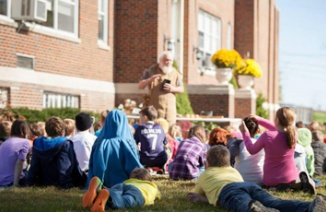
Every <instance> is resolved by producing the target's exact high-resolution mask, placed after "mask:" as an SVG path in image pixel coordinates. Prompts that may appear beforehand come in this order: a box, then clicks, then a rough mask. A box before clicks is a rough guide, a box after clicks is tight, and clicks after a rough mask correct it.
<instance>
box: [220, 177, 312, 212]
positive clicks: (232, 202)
mask: <svg viewBox="0 0 326 212" xmlns="http://www.w3.org/2000/svg"><path fill="white" fill-rule="evenodd" d="M252 200H257V201H259V202H261V203H262V204H263V205H264V206H265V207H269V208H275V209H278V210H279V211H281V212H282V211H284V212H289V211H291V212H294V211H295V212H297V211H298V212H299V211H300V212H301V211H302V212H303V211H309V206H310V204H311V203H310V202H304V201H300V200H281V199H278V198H276V197H274V196H272V195H271V194H269V193H268V192H267V191H265V190H263V189H262V188H261V187H260V186H259V185H257V184H255V183H251V182H237V183H230V184H228V185H226V186H225V187H224V188H223V189H222V191H221V193H220V195H219V196H218V201H219V205H220V207H222V208H224V209H227V210H231V211H237V212H247V211H249V207H248V206H249V203H250V202H251V201H252Z"/></svg>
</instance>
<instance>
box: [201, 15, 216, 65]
mask: <svg viewBox="0 0 326 212" xmlns="http://www.w3.org/2000/svg"><path fill="white" fill-rule="evenodd" d="M198 39H199V40H198V48H199V49H200V51H202V55H203V56H202V58H201V59H200V60H199V64H200V66H201V67H205V68H208V69H209V68H210V67H212V66H213V64H212V63H211V57H212V55H213V54H214V53H215V52H216V51H217V50H219V49H220V48H221V20H220V19H219V18H217V17H215V16H212V15H210V14H208V13H206V12H204V11H202V10H199V13H198Z"/></svg>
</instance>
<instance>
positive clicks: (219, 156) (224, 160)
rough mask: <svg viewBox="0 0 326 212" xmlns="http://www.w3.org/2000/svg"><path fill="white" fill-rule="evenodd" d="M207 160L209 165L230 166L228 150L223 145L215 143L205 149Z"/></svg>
mask: <svg viewBox="0 0 326 212" xmlns="http://www.w3.org/2000/svg"><path fill="white" fill-rule="evenodd" d="M207 162H208V164H209V166H210V167H224V166H230V152H229V150H228V148H227V147H225V146H223V145H216V146H213V147H211V148H209V150H208V151H207Z"/></svg>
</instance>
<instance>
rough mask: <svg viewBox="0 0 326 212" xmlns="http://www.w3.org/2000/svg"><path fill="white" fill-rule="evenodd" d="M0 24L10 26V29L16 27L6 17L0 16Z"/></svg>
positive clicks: (14, 23)
mask: <svg viewBox="0 0 326 212" xmlns="http://www.w3.org/2000/svg"><path fill="white" fill-rule="evenodd" d="M0 24H1V25H6V26H11V27H18V24H17V23H16V22H15V21H14V20H13V19H11V18H9V17H8V16H4V15H0Z"/></svg>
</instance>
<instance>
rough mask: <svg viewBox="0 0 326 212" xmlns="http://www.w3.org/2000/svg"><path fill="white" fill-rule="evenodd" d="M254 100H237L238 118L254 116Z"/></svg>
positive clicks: (236, 111)
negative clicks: (252, 106)
mask: <svg viewBox="0 0 326 212" xmlns="http://www.w3.org/2000/svg"><path fill="white" fill-rule="evenodd" d="M251 105H252V100H251V99H238V98H236V99H235V104H234V111H235V117H236V118H244V117H246V116H248V115H249V114H252V112H253V111H252V108H251Z"/></svg>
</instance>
